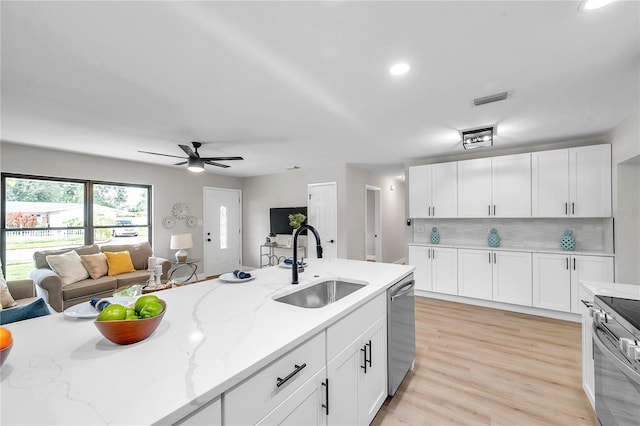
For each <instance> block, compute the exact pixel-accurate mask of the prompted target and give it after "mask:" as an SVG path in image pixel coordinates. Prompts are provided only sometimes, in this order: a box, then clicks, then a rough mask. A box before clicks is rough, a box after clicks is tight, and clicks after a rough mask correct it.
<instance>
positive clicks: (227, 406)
mask: <svg viewBox="0 0 640 426" xmlns="http://www.w3.org/2000/svg"><path fill="white" fill-rule="evenodd" d="M324 354H325V336H324V332H321V333H318V334H317V335H315V336H314V337H312V338H311V339H309V340H307V341H306V342H305V343H303V344H301V345H300V346H298V347H297V348H295V349H293V350H291V351H290V352H288V353H287V354H285V355H283V356H282V357H281V358H279V359H278V360H276V361H274V362H273V363H271V364H270V365H268V366H267V367H265V368H263V369H262V370H260V371H259V372H257V373H256V374H254V375H253V376H251V377H250V378H248V379H247V380H245V381H244V382H242V383H240V384H239V385H238V386H237V387H235V388H233V389H232V390H231V391H229V392H226V393H225V394H224V398H223V405H224V423H225V424H228V425H253V424H256V423H257V422H258V421H259V420H260V419H262V418H263V417H264V416H265V415H266V414H267V413H269V412H270V411H271V410H273V409H274V408H275V407H277V406H278V405H279V404H280V403H282V402H283V401H284V400H285V399H286V398H287V397H288V396H289V395H291V394H292V393H293V392H295V391H296V389H298V388H299V387H300V386H302V384H303V383H305V382H306V381H307V380H309V378H311V377H312V376H313V375H314V374H315V373H316V372H317V371H318V370H320V369H321V368H322V367H324V366H325V363H326V361H325V356H324ZM296 365H297V366H302V365H306V366H305V367H304V368H302V369H300V368H296V367H295V366H296ZM296 370H299V371H298V372H297V373H295V374H293V375H292V373H294V372H295V371H296ZM290 375H291V377H290V379H289V380H287V381H286V382H285V383H282V384H281V385H280V386H279V387H278V386H277V384H278V381H279V380H278V378H280V379H285V378H287V377H288V376H290Z"/></svg>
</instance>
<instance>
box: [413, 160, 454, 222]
mask: <svg viewBox="0 0 640 426" xmlns="http://www.w3.org/2000/svg"><path fill="white" fill-rule="evenodd" d="M457 186H458V184H457V163H455V162H451V163H439V164H429V165H425V166H416V167H410V168H409V216H410V217H414V218H426V217H443V218H445V217H456V216H457V215H458V199H457Z"/></svg>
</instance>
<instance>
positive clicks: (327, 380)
mask: <svg viewBox="0 0 640 426" xmlns="http://www.w3.org/2000/svg"><path fill="white" fill-rule="evenodd" d="M322 386H324V387H325V388H324V395H325V398H326V400H327V405H324V404H322V408H324V409H325V410H326V412H327V416H328V415H329V379H325V381H324V382H322Z"/></svg>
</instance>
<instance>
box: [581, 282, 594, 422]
mask: <svg viewBox="0 0 640 426" xmlns="http://www.w3.org/2000/svg"><path fill="white" fill-rule="evenodd" d="M579 287H580V288H579V290H578V293H579V296H580V314H581V317H582V388H583V389H584V393H585V394H586V395H587V399H588V400H589V402H590V403H591V407H592V408H594V409H595V392H594V389H595V374H594V370H593V336H592V334H591V326H592V324H593V319H592V318H591V312H589V307H588V306H587V304H588V305H589V306H593V296H592V295H591V294H590V293H588V292H586V291H585V290H584V288H583V287H582V286H579ZM583 301H584V302H586V304H585V303H583Z"/></svg>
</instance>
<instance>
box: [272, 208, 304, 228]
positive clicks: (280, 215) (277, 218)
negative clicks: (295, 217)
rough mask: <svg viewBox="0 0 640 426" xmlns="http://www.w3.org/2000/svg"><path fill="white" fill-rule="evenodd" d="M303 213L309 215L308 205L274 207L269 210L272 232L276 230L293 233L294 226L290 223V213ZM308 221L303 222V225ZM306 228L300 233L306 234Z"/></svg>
mask: <svg viewBox="0 0 640 426" xmlns="http://www.w3.org/2000/svg"><path fill="white" fill-rule="evenodd" d="M296 213H302V214H303V215H305V216H307V208H306V207H272V208H271V209H270V210H269V217H270V220H271V222H270V224H271V232H275V233H276V234H291V233H293V228H292V227H291V225H289V215H290V214H296ZM306 223H307V221H306V219H305V221H304V222H303V225H304V224H306ZM306 233H307V231H306V229H305V230H304V231H302V232H301V233H300V235H306Z"/></svg>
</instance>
